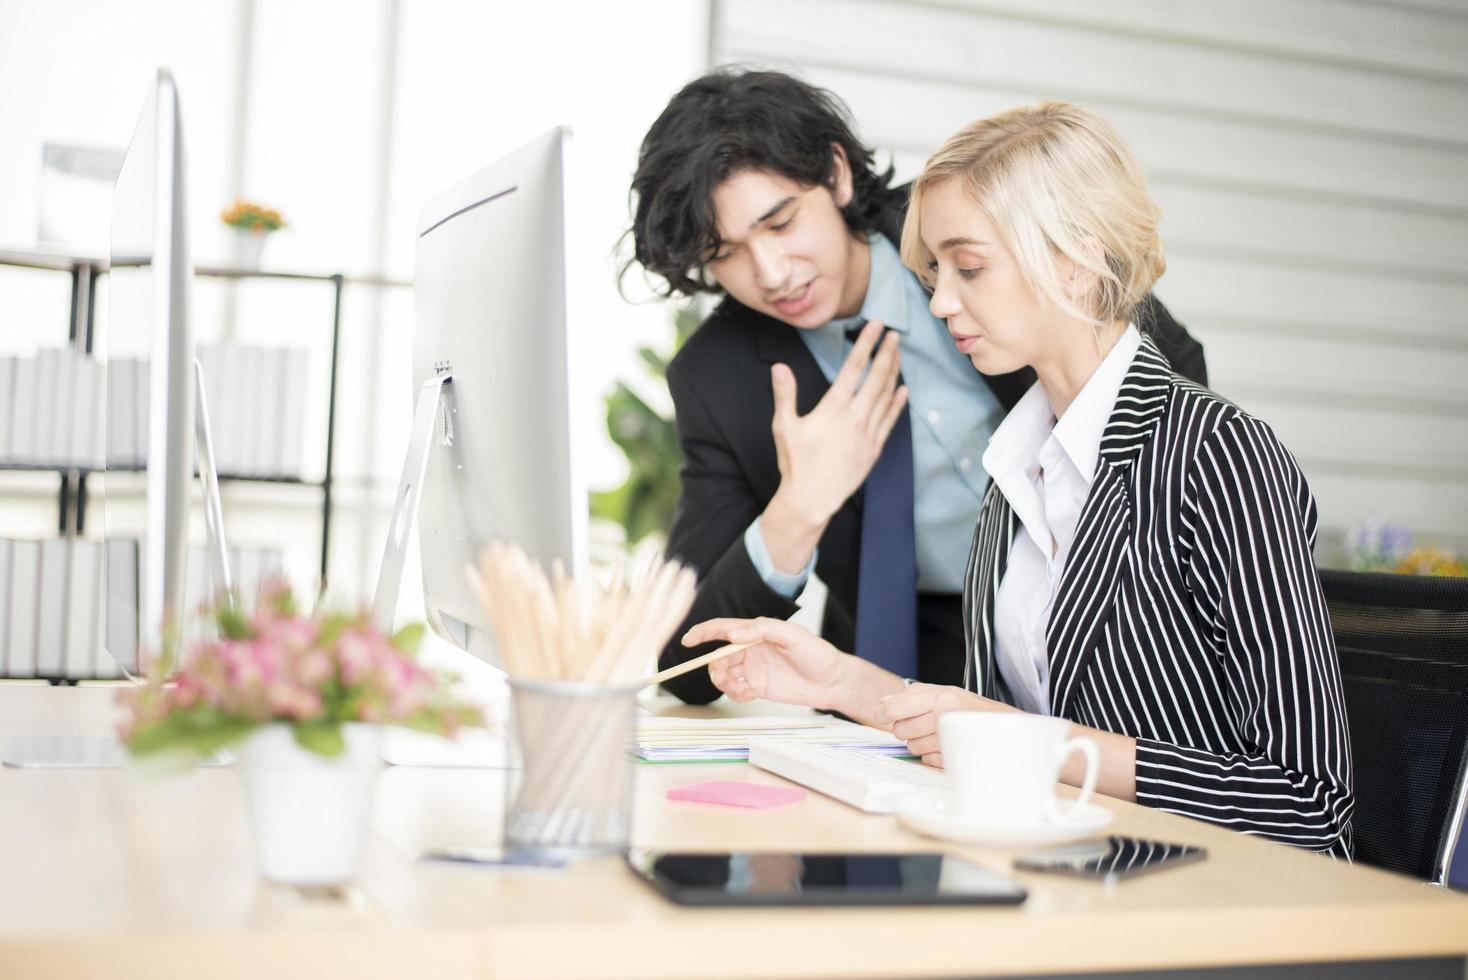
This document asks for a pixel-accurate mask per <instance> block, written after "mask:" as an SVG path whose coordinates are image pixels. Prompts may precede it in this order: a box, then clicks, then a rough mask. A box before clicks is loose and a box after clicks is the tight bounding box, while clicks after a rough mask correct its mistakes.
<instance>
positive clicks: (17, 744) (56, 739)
mask: <svg viewBox="0 0 1468 980" xmlns="http://www.w3.org/2000/svg"><path fill="white" fill-rule="evenodd" d="M194 392H195V394H194V445H195V452H196V453H197V455H198V462H199V482H200V483H201V484H202V485H203V490H204V525H205V527H206V529H207V531H208V545H207V547H208V552H209V572H210V575H211V576H212V581H213V583H214V585H215V592H216V593H224V594H226V595H227V594H228V593H229V589H230V586H231V580H230V574H229V551H228V549H227V548H226V547H225V540H224V505H223V503H222V502H221V500H220V496H219V473H218V471H217V470H216V469H215V466H214V437H213V435H212V429H211V428H210V425H209V400H208V398H207V397H205V393H204V368H203V367H202V366H201V365H200V364H199V361H198V359H197V358H196V359H195V360H194ZM99 601H100V597H99ZM126 761H127V751H126V750H125V749H124V748H123V746H122V743H121V742H119V741H118V740H117V738H116V737H114V736H110V735H94V736H85V735H18V736H15V737H12V738H9V739H6V740H5V742H4V745H3V747H0V763H3V764H4V765H7V766H11V767H13V768H16V769H115V768H117V767H119V766H121V765H122V764H123V763H124V762H126ZM228 764H229V759H228V756H227V755H224V754H216V755H214V756H213V757H211V758H209V759H208V760H206V761H204V762H203V763H201V765H215V766H218V765H228Z"/></svg>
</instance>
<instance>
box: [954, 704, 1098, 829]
mask: <svg viewBox="0 0 1468 980" xmlns="http://www.w3.org/2000/svg"><path fill="white" fill-rule="evenodd" d="M1069 731H1070V722H1068V721H1066V720H1065V719H1064V718H1049V717H1046V716H1044V715H1031V714H1024V713H1021V712H1017V711H1016V712H1008V711H950V712H949V713H948V714H946V715H944V716H943V717H941V718H939V719H938V748H939V751H940V752H942V753H943V768H944V769H945V770H946V771H947V773H948V785H949V794H950V795H949V803H948V805H949V812H950V813H951V814H953V815H954V816H958V817H963V818H964V819H969V820H974V821H977V822H980V823H983V824H986V825H989V826H995V827H1033V826H1037V825H1041V824H1045V823H1063V822H1064V821H1065V816H1066V814H1067V813H1068V812H1070V811H1071V810H1072V809H1074V807H1076V806H1079V805H1080V804H1082V803H1085V802H1086V801H1087V800H1089V799H1090V798H1091V793H1092V791H1094V790H1095V788H1096V775H1097V772H1098V770H1099V768H1100V757H1099V754H1098V751H1097V749H1096V743H1095V742H1094V741H1092V740H1091V739H1089V738H1084V737H1079V738H1071V739H1067V738H1066V735H1067V734H1068V733H1069ZM1071 752H1079V753H1081V754H1082V755H1084V756H1085V757H1086V778H1085V779H1084V780H1082V785H1081V792H1080V795H1079V796H1078V797H1076V800H1075V803H1074V804H1072V805H1071V806H1070V807H1067V808H1065V809H1064V810H1062V809H1061V808H1060V807H1058V806H1057V802H1056V799H1055V783H1056V780H1058V779H1059V778H1060V766H1061V763H1062V762H1064V761H1065V757H1066V756H1067V755H1069V754H1070V753H1071Z"/></svg>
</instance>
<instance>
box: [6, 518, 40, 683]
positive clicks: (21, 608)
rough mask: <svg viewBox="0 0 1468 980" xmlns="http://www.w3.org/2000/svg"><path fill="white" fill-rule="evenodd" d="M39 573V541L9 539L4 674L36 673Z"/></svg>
mask: <svg viewBox="0 0 1468 980" xmlns="http://www.w3.org/2000/svg"><path fill="white" fill-rule="evenodd" d="M40 577H41V542H39V541H20V540H17V541H12V542H11V544H10V637H9V640H8V642H7V644H6V648H7V653H8V657H7V659H6V664H5V673H6V676H7V677H35V676H36V602H37V599H38V594H37V593H38V585H39V582H40Z"/></svg>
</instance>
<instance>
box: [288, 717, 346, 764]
mask: <svg viewBox="0 0 1468 980" xmlns="http://www.w3.org/2000/svg"><path fill="white" fill-rule="evenodd" d="M295 729H296V744H297V745H299V746H300V747H301V748H303V749H306V750H308V751H310V752H315V753H316V754H317V755H324V756H328V757H331V756H338V755H341V754H342V753H343V752H345V751H346V750H347V741H346V739H345V738H343V737H342V726H341V725H338V724H337V723H336V722H334V721H303V722H298V723H297V724H296V726H295Z"/></svg>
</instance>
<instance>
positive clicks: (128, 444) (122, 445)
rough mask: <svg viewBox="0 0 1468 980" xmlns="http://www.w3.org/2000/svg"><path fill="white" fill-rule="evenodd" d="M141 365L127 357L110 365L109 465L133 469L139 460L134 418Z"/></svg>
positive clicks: (108, 399)
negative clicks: (139, 366) (135, 390)
mask: <svg viewBox="0 0 1468 980" xmlns="http://www.w3.org/2000/svg"><path fill="white" fill-rule="evenodd" d="M137 365H138V362H137V361H135V360H133V359H132V358H128V357H117V358H113V359H112V360H111V361H109V362H108V363H107V369H106V370H107V385H106V388H107V465H108V466H114V467H127V466H132V465H133V463H134V461H135V460H136V459H137V446H138V444H137V434H136V432H135V431H134V430H135V428H136V425H137V421H136V419H135V418H134V417H133V412H134V406H135V405H136V404H137V396H136V394H135V393H134V388H135V387H136V385H137V383H138V382H137V374H138V372H137Z"/></svg>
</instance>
